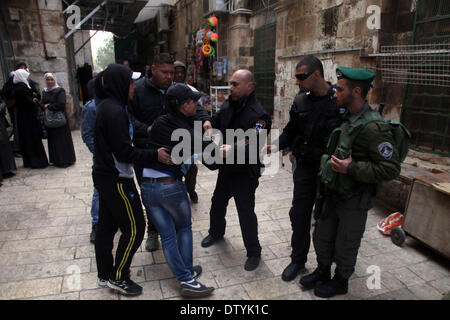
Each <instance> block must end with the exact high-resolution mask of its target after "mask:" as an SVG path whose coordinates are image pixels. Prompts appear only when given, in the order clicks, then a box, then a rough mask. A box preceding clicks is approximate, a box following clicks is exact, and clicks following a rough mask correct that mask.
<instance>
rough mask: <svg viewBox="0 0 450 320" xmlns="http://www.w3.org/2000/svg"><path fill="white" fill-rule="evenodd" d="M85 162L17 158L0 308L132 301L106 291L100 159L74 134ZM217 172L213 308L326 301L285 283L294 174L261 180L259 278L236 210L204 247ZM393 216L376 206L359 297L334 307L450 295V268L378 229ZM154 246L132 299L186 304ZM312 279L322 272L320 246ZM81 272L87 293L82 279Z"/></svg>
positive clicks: (197, 212) (0, 262) (210, 179)
mask: <svg viewBox="0 0 450 320" xmlns="http://www.w3.org/2000/svg"><path fill="white" fill-rule="evenodd" d="M72 135H73V138H74V143H75V149H76V151H77V162H76V164H75V165H74V166H72V167H69V168H67V169H60V168H55V167H48V168H46V169H41V170H30V169H24V168H23V167H22V161H21V159H20V158H16V162H17V166H18V171H17V174H16V176H15V177H13V178H11V179H6V180H4V181H3V186H2V187H1V188H0V270H1V271H2V272H0V299H8V300H9V299H70V300H78V299H80V300H97V299H116V300H117V299H130V298H125V297H123V296H119V295H118V294H116V293H114V292H113V291H111V290H110V289H107V288H99V287H98V286H97V281H96V279H97V274H96V263H95V256H94V246H93V245H92V244H90V243H89V233H90V231H91V217H90V203H91V192H92V179H91V154H90V153H89V151H88V149H87V148H86V147H85V145H84V144H83V143H82V141H81V137H80V131H73V132H72ZM216 174H217V173H216V172H213V171H209V170H208V169H206V168H205V167H202V166H200V170H199V175H198V181H197V192H198V194H199V198H200V200H199V203H198V204H196V205H195V204H193V205H192V209H193V214H192V216H193V225H192V229H193V233H194V264H200V265H202V267H203V274H202V275H201V278H200V281H201V282H202V283H205V284H206V285H210V286H214V287H216V290H215V291H214V294H213V295H212V296H210V297H208V298H207V299H223V300H227V299H234V300H240V299H243V300H260V299H267V300H268V299H277V300H278V299H280V300H281V299H283V300H285V299H291V300H293V299H295V300H297V299H298V300H303V299H305V300H314V299H317V298H316V297H315V296H314V294H313V293H312V292H311V291H302V290H301V288H300V286H299V284H298V280H299V277H297V278H296V279H295V281H292V282H284V281H282V280H281V273H282V271H283V269H284V267H285V266H286V265H287V264H288V263H289V262H290V258H289V254H290V247H289V243H290V236H291V226H290V221H289V215H288V211H289V207H290V204H291V200H292V188H293V184H292V178H291V174H290V173H289V172H288V171H286V170H280V171H279V173H277V174H276V175H275V176H273V177H271V176H265V177H262V178H261V180H260V185H259V188H258V190H257V193H256V213H257V215H258V221H259V239H260V242H261V245H262V247H263V251H262V261H261V264H260V266H259V267H258V269H256V270H255V271H253V272H247V271H244V270H243V265H244V262H245V250H244V245H243V242H242V237H241V232H240V228H239V223H238V219H237V213H236V207H235V205H234V202H233V201H230V207H229V210H228V214H227V230H226V234H225V241H224V242H221V243H220V244H218V245H214V246H212V247H210V248H208V249H204V248H202V247H201V246H200V241H201V239H202V238H203V237H204V236H206V235H207V232H208V227H209V207H210V201H211V196H212V192H213V190H214V186H215V181H216ZM387 214H389V212H388V211H386V209H383V208H381V207H380V206H376V207H375V208H373V209H372V210H370V212H369V217H368V220H367V227H366V232H365V234H364V238H363V240H362V244H361V248H360V250H359V256H358V262H357V266H356V272H355V274H354V275H353V276H352V278H351V280H350V284H349V293H348V294H347V295H344V296H337V297H336V298H334V299H431V300H440V299H442V298H443V296H444V295H445V294H446V293H447V292H449V291H450V268H449V265H448V262H446V261H445V260H444V259H443V258H442V257H440V256H438V255H437V254H435V253H434V252H432V251H431V250H430V249H428V248H426V247H424V246H423V245H422V244H421V243H419V242H418V241H416V240H414V239H413V238H411V237H407V240H406V242H405V243H404V245H403V247H397V246H395V245H394V244H393V243H392V242H391V240H390V238H389V237H386V236H383V235H382V234H381V233H380V232H379V231H378V230H377V229H376V224H377V222H378V221H380V220H381V219H382V218H384V217H385V216H387ZM144 244H145V239H144V242H143V243H142V245H141V247H140V249H139V250H138V252H137V253H136V255H135V257H134V260H133V264H132V278H133V279H134V280H135V281H136V282H138V283H140V285H142V286H143V287H144V293H143V294H142V295H141V296H139V297H136V298H132V299H181V297H180V295H179V291H178V287H177V282H176V281H175V278H174V277H173V276H172V273H171V272H170V270H169V268H168V266H167V264H166V263H165V260H164V256H163V253H162V250H158V251H156V252H154V253H149V252H146V251H145V249H144ZM373 265H375V266H378V267H379V268H380V271H381V274H380V276H381V285H380V287H379V288H378V289H369V288H368V286H367V280H368V277H369V276H371V275H372V274H371V273H368V271H370V270H371V269H368V267H369V266H373ZM306 266H307V271H306V272H308V273H309V272H311V271H312V270H314V268H315V266H316V261H315V253H314V248H313V247H312V246H311V252H310V254H309V260H308V263H307V265H306ZM76 272H80V277H81V281H80V283H78V282H76V280H74V273H76Z"/></svg>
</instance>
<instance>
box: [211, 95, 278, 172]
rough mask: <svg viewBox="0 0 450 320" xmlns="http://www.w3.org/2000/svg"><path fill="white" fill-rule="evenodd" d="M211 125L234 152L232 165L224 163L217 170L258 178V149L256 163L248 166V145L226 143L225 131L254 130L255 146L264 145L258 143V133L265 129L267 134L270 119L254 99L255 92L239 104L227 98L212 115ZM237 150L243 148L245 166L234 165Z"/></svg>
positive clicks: (270, 124)
mask: <svg viewBox="0 0 450 320" xmlns="http://www.w3.org/2000/svg"><path fill="white" fill-rule="evenodd" d="M211 124H212V126H213V128H216V129H219V130H220V132H221V133H222V135H223V139H224V140H223V141H224V142H223V143H225V144H229V145H231V146H232V147H233V148H234V150H235V152H234V154H235V159H234V161H235V162H234V164H227V163H225V164H222V165H219V166H218V167H219V169H220V170H224V171H229V172H243V173H244V172H245V173H249V174H250V175H251V176H256V177H259V176H260V169H261V167H263V165H262V164H261V163H260V161H259V151H260V150H259V148H258V149H257V152H258V155H256V157H257V159H258V161H257V163H256V164H250V162H249V159H250V154H249V152H251V151H252V150H251V148H250V146H249V145H248V144H247V145H245V146H242V142H241V144H240V143H239V142H237V141H227V138H226V130H227V129H234V130H236V129H242V130H244V131H246V130H248V129H255V130H256V132H257V143H258V145H257V146H258V147H259V146H263V145H264V143H265V141H260V139H261V136H260V135H259V134H258V132H259V131H260V130H261V129H266V130H267V134H268V133H269V132H270V129H271V127H272V119H271V117H270V116H269V115H268V114H267V112H266V110H265V109H264V107H263V106H262V105H261V103H260V102H259V101H258V100H257V99H256V97H255V92H252V93H251V94H250V95H249V96H247V97H246V98H245V99H244V100H243V101H241V102H235V101H232V100H231V97H229V98H228V99H227V100H226V101H225V102H224V103H223V104H222V106H221V107H220V110H219V112H218V113H216V114H215V115H213V117H212V120H211ZM238 148H245V164H236V160H237V159H236V155H237V152H238V150H237V149H238Z"/></svg>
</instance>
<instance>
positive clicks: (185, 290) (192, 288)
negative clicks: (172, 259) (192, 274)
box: [180, 280, 214, 298]
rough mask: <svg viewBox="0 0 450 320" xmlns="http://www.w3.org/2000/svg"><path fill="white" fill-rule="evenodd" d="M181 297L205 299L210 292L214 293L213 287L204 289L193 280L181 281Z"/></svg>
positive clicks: (204, 287)
mask: <svg viewBox="0 0 450 320" xmlns="http://www.w3.org/2000/svg"><path fill="white" fill-rule="evenodd" d="M180 284H181V295H182V296H183V297H193V298H200V297H206V296H208V295H210V294H211V292H213V291H214V288H213V287H206V286H204V285H203V284H201V283H200V282H197V281H195V280H191V281H187V282H185V281H182V282H181V283H180Z"/></svg>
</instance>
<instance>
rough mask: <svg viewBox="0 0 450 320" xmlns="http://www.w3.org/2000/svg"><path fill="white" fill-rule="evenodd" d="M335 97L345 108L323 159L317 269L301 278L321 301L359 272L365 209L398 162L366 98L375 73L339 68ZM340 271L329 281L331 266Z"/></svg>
mask: <svg viewBox="0 0 450 320" xmlns="http://www.w3.org/2000/svg"><path fill="white" fill-rule="evenodd" d="M336 71H337V75H338V83H337V91H336V94H335V97H336V99H337V104H338V106H340V107H341V106H344V107H345V108H346V109H347V112H346V114H345V115H344V122H343V123H342V124H341V126H340V127H339V128H337V129H335V130H334V131H333V132H332V134H331V136H330V139H329V141H328V146H327V154H325V155H323V156H322V159H321V168H320V178H321V182H322V184H321V186H322V197H321V199H322V201H317V202H316V210H317V209H318V210H319V213H320V217H317V216H316V218H318V221H317V226H316V229H315V230H314V234H313V243H314V248H315V250H316V254H317V262H318V267H317V269H316V270H314V272H313V273H312V274H310V275H307V276H304V277H302V278H301V279H300V284H301V285H302V286H303V287H305V288H306V289H312V288H315V289H314V294H315V295H316V296H318V297H323V298H328V297H332V296H335V295H337V294H346V293H347V291H348V279H349V278H350V276H351V275H352V274H353V272H354V270H355V264H356V257H357V254H358V249H359V246H360V243H361V238H362V236H363V233H364V230H365V225H366V219H367V211H368V210H369V209H370V208H371V206H372V205H371V200H370V199H371V197H372V196H374V195H375V193H376V189H377V185H378V184H379V183H381V182H383V181H388V180H392V179H394V178H396V177H397V176H398V175H399V173H400V161H399V156H398V152H397V149H396V147H395V142H394V137H393V135H392V131H391V127H390V125H389V124H387V123H386V122H384V121H383V119H382V118H381V117H380V116H379V114H376V113H377V112H376V111H374V110H372V108H371V106H370V105H369V104H368V103H367V101H366V100H365V99H366V95H367V93H368V91H369V89H370V88H371V83H372V81H373V79H374V78H375V74H374V73H373V72H372V71H370V70H366V69H356V68H345V67H340V68H337V70H336ZM318 199H319V198H318ZM333 261H335V262H336V271H335V275H334V277H333V278H332V279H331V274H330V273H331V271H330V268H331V264H332V262H333Z"/></svg>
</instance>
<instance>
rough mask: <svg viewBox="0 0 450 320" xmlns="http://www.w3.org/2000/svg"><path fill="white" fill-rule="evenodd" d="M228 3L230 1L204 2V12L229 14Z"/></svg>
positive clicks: (209, 0)
mask: <svg viewBox="0 0 450 320" xmlns="http://www.w3.org/2000/svg"><path fill="white" fill-rule="evenodd" d="M228 2H229V0H203V12H204V13H205V14H210V13H213V12H228Z"/></svg>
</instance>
